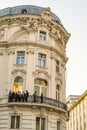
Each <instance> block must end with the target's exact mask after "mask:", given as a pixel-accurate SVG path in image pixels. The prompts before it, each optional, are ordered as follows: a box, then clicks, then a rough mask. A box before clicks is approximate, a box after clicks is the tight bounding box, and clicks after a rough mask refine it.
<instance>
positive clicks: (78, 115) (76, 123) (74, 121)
mask: <svg viewBox="0 0 87 130" xmlns="http://www.w3.org/2000/svg"><path fill="white" fill-rule="evenodd" d="M68 111H69V120H68V121H67V130H87V90H86V91H85V92H84V93H83V94H82V95H81V97H80V98H79V99H78V101H77V102H76V103H74V104H73V105H72V106H71V107H70V108H69V110H68Z"/></svg>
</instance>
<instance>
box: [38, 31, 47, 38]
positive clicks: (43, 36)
mask: <svg viewBox="0 0 87 130" xmlns="http://www.w3.org/2000/svg"><path fill="white" fill-rule="evenodd" d="M39 38H40V39H41V40H46V32H44V31H40V34H39Z"/></svg>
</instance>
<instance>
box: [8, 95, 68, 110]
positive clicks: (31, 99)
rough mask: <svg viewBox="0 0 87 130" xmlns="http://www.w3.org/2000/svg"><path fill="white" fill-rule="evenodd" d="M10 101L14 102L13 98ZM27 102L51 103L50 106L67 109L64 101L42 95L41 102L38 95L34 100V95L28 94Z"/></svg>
mask: <svg viewBox="0 0 87 130" xmlns="http://www.w3.org/2000/svg"><path fill="white" fill-rule="evenodd" d="M11 102H15V100H12V101H11ZM20 102H23V101H20ZM24 102H26V101H24ZM27 102H30V103H33V102H35V103H43V104H48V105H52V106H54V107H57V108H61V109H63V110H67V105H66V104H65V103H63V102H61V101H57V100H55V99H52V98H48V97H43V102H41V97H40V96H37V97H36V100H35V101H34V96H33V95H29V97H28V100H27Z"/></svg>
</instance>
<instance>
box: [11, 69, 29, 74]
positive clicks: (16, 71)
mask: <svg viewBox="0 0 87 130" xmlns="http://www.w3.org/2000/svg"><path fill="white" fill-rule="evenodd" d="M18 72H21V73H23V74H26V73H27V72H26V71H25V70H24V69H14V70H13V71H12V74H15V73H18Z"/></svg>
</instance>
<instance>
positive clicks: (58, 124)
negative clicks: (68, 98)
mask: <svg viewBox="0 0 87 130" xmlns="http://www.w3.org/2000/svg"><path fill="white" fill-rule="evenodd" d="M57 130H60V122H59V121H57Z"/></svg>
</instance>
